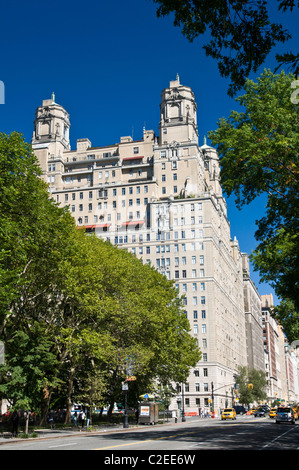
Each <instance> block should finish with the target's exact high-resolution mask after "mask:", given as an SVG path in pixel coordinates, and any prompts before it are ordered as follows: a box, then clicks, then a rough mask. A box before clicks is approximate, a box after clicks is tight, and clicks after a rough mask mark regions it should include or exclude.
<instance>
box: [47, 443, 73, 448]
mask: <svg viewBox="0 0 299 470" xmlns="http://www.w3.org/2000/svg"><path fill="white" fill-rule="evenodd" d="M75 445H77V442H70V443H69V444H59V445H57V446H49V449H53V448H54V447H65V446H75Z"/></svg>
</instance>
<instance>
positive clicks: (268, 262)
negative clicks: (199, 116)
mask: <svg viewBox="0 0 299 470" xmlns="http://www.w3.org/2000/svg"><path fill="white" fill-rule="evenodd" d="M293 81H294V76H293V75H292V74H289V75H286V74H285V73H284V72H281V73H280V74H274V73H272V72H271V71H269V70H265V71H264V73H263V74H262V75H261V77H260V78H259V79H258V80H257V82H254V81H252V80H247V81H246V84H245V87H244V88H245V94H244V95H243V96H240V97H238V98H236V101H237V102H238V103H239V104H240V105H241V106H243V107H244V111H243V112H237V111H232V112H231V114H230V116H229V117H228V118H227V119H226V118H222V119H220V120H219V122H218V128H217V130H215V131H212V132H210V133H209V137H210V138H211V141H212V144H213V145H214V146H216V147H217V150H218V153H219V156H220V164H221V181H222V186H223V188H224V189H225V191H226V193H227V194H228V195H229V196H230V195H232V194H234V195H235V197H236V204H237V206H238V207H239V208H241V207H242V206H243V205H244V204H249V203H250V202H251V201H253V200H254V199H255V198H256V197H258V196H260V195H261V194H265V195H266V196H267V204H266V212H265V216H264V217H263V218H262V219H261V220H258V221H257V228H258V229H257V231H256V234H255V237H256V239H257V241H258V242H259V244H258V245H257V247H256V250H255V251H254V252H253V254H252V256H251V260H252V261H253V264H254V267H255V269H256V270H257V271H259V272H260V274H261V280H262V281H265V282H269V283H270V284H271V285H272V286H273V288H274V289H275V292H276V294H277V295H278V297H280V298H281V299H284V300H290V301H292V302H293V304H294V305H295V309H297V311H298V305H299V285H298V279H299V262H298V253H299V230H298V229H299V226H298V223H299V222H298V221H299V205H298V190H299V184H298V176H299V174H298V150H299V132H298V131H299V119H298V118H299V115H298V105H297V104H296V103H294V102H293V100H292V99H291V94H292V88H291V84H292V82H293ZM294 319H295V317H294Z"/></svg>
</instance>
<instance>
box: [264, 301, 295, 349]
mask: <svg viewBox="0 0 299 470" xmlns="http://www.w3.org/2000/svg"><path fill="white" fill-rule="evenodd" d="M271 316H273V318H275V320H276V321H277V323H279V324H280V325H281V326H282V327H283V332H284V334H285V336H286V338H287V340H288V342H289V344H291V343H292V342H293V341H298V340H299V313H298V310H296V309H295V306H294V303H293V302H291V301H290V300H283V301H282V302H281V303H280V304H279V305H277V306H275V307H273V308H272V309H271Z"/></svg>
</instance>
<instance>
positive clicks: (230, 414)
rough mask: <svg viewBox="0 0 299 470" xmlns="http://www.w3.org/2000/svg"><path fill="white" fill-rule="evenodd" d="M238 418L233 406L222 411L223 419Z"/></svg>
mask: <svg viewBox="0 0 299 470" xmlns="http://www.w3.org/2000/svg"><path fill="white" fill-rule="evenodd" d="M236 418H237V413H236V412H235V410H234V409H233V408H224V410H223V411H222V413H221V419H222V420H223V419H236Z"/></svg>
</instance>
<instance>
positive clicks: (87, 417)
mask: <svg viewBox="0 0 299 470" xmlns="http://www.w3.org/2000/svg"><path fill="white" fill-rule="evenodd" d="M89 423H90V411H89V410H87V413H86V427H87V428H89Z"/></svg>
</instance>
